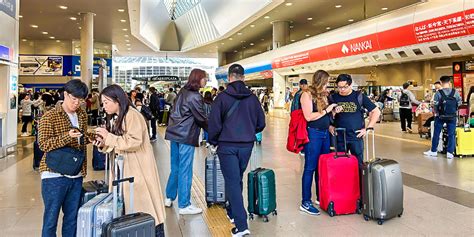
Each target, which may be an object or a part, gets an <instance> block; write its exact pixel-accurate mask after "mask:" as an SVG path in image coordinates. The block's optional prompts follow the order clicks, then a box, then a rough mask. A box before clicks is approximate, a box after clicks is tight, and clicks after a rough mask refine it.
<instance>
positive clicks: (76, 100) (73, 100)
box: [66, 92, 85, 104]
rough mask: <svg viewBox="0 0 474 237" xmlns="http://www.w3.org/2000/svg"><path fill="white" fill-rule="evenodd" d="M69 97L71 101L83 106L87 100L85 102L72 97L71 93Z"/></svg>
mask: <svg viewBox="0 0 474 237" xmlns="http://www.w3.org/2000/svg"><path fill="white" fill-rule="evenodd" d="M66 93H67V92H66ZM67 96H69V99H71V100H72V102H74V103H79V104H82V103H84V102H85V100H84V99H78V98H76V97H74V96H72V95H70V94H69V93H67Z"/></svg>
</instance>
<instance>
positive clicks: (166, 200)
mask: <svg viewBox="0 0 474 237" xmlns="http://www.w3.org/2000/svg"><path fill="white" fill-rule="evenodd" d="M171 206H173V200H171V199H169V198H167V199H165V207H171Z"/></svg>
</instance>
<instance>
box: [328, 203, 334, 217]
mask: <svg viewBox="0 0 474 237" xmlns="http://www.w3.org/2000/svg"><path fill="white" fill-rule="evenodd" d="M328 214H329V216H330V217H333V216H335V215H336V211H335V210H334V202H330V203H329V205H328Z"/></svg>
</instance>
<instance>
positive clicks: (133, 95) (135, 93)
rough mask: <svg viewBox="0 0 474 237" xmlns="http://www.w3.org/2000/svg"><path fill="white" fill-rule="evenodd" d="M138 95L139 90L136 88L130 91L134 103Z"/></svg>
mask: <svg viewBox="0 0 474 237" xmlns="http://www.w3.org/2000/svg"><path fill="white" fill-rule="evenodd" d="M137 95H138V92H137V91H136V90H131V91H130V101H131V102H132V105H134V104H135V101H136V100H137Z"/></svg>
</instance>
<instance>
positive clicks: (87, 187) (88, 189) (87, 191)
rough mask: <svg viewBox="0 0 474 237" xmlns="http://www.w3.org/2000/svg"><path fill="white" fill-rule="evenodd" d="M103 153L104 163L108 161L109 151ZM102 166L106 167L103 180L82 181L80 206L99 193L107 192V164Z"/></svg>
mask: <svg viewBox="0 0 474 237" xmlns="http://www.w3.org/2000/svg"><path fill="white" fill-rule="evenodd" d="M95 148H96V147H95V146H94V149H95ZM103 155H104V156H105V161H104V164H107V163H108V162H109V153H107V154H103ZM104 167H107V169H106V170H105V175H104V176H105V177H104V180H92V181H87V182H84V183H82V192H81V206H82V205H84V204H85V203H86V202H88V201H89V200H91V199H92V198H94V197H95V196H97V195H99V194H100V193H107V192H109V185H108V184H107V182H108V167H109V165H108V164H107V165H104ZM94 169H95V168H94Z"/></svg>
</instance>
